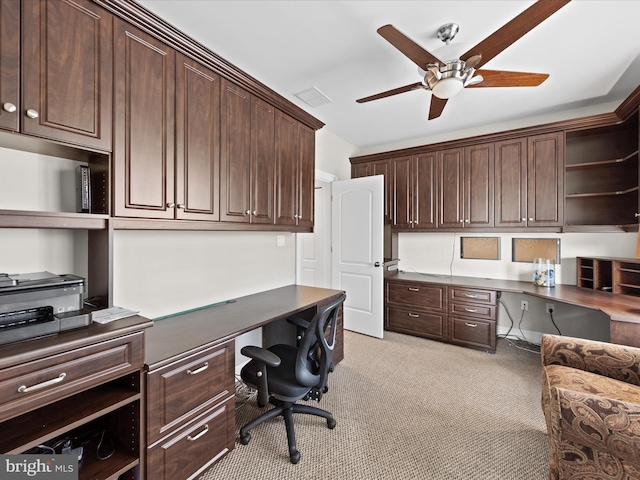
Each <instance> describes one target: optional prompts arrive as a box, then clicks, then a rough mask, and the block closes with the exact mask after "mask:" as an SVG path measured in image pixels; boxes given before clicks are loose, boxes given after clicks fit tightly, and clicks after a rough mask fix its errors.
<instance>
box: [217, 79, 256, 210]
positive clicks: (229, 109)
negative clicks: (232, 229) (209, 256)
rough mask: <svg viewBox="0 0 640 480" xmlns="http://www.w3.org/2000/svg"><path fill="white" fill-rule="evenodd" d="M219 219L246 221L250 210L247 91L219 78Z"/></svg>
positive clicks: (249, 95) (249, 109)
mask: <svg viewBox="0 0 640 480" xmlns="http://www.w3.org/2000/svg"><path fill="white" fill-rule="evenodd" d="M221 103H222V116H221V120H220V122H221V138H220V220H223V221H226V222H249V219H250V216H249V214H250V213H251V211H250V210H249V207H250V205H251V203H250V202H251V197H250V194H251V190H250V182H251V94H250V93H249V92H247V91H245V90H243V89H241V88H240V87H238V86H237V85H234V84H233V83H231V82H229V81H227V80H223V81H222V99H221Z"/></svg>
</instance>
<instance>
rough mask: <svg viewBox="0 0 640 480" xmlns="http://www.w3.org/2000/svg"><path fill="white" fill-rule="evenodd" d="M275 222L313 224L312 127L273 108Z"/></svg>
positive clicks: (313, 143) (301, 224) (313, 132)
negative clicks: (274, 123)
mask: <svg viewBox="0 0 640 480" xmlns="http://www.w3.org/2000/svg"><path fill="white" fill-rule="evenodd" d="M275 134H276V224H277V225H289V226H298V227H307V228H313V208H314V203H313V202H314V194H313V192H314V178H315V161H314V158H315V131H314V130H313V129H311V128H309V127H307V126H305V125H303V124H301V123H300V122H298V121H297V120H295V119H294V118H292V117H290V116H289V115H286V114H285V113H282V112H280V111H276V129H275Z"/></svg>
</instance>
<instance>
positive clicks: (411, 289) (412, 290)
mask: <svg viewBox="0 0 640 480" xmlns="http://www.w3.org/2000/svg"><path fill="white" fill-rule="evenodd" d="M407 290H409V291H410V292H419V291H420V289H419V288H415V287H409V288H407Z"/></svg>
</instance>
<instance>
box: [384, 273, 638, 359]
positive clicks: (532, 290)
mask: <svg viewBox="0 0 640 480" xmlns="http://www.w3.org/2000/svg"><path fill="white" fill-rule="evenodd" d="M385 280H386V281H406V282H421V283H425V284H438V285H444V286H449V287H454V286H457V287H463V288H472V289H473V288H475V289H484V290H489V291H495V292H510V293H520V294H526V295H533V296H536V297H540V298H544V299H548V300H553V301H555V302H562V303H567V304H570V305H578V306H581V307H586V308H591V309H594V310H600V311H602V312H603V313H605V314H606V315H608V316H609V318H610V319H611V320H610V324H609V331H610V335H611V342H613V343H620V344H624V345H631V346H634V347H640V299H639V298H638V297H633V296H629V295H620V294H612V293H610V292H602V291H599V290H590V289H585V288H579V287H576V286H574V285H556V286H555V287H553V288H545V287H536V286H534V285H533V283H531V282H520V281H514V280H499V279H490V278H477V277H462V276H444V275H443V276H440V275H429V274H421V273H408V272H398V273H394V274H392V275H389V276H387V277H386V278H385Z"/></svg>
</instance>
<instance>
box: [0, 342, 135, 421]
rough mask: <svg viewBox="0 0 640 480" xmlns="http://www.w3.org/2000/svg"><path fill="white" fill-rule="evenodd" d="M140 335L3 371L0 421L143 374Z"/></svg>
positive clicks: (0, 388) (0, 391)
mask: <svg viewBox="0 0 640 480" xmlns="http://www.w3.org/2000/svg"><path fill="white" fill-rule="evenodd" d="M143 339H144V333H143V332H137V333H134V334H130V335H125V336H122V337H118V338H114V339H112V340H108V341H105V342H100V343H96V344H93V345H89V346H86V347H82V348H76V349H73V350H69V351H67V352H63V353H60V354H57V355H53V356H49V357H44V358H40V359H38V360H33V361H31V362H27V363H23V364H21V365H17V366H14V367H10V368H5V369H3V370H0V421H2V420H6V419H7V418H10V417H13V416H16V415H19V414H22V413H26V412H29V411H31V410H34V409H36V408H39V407H41V406H43V405H47V404H49V403H52V402H54V401H57V400H60V399H62V398H65V397H68V396H69V395H72V394H75V393H78V392H81V391H84V390H87V389H89V388H91V387H94V386H96V385H99V384H101V383H104V382H107V381H109V380H111V379H114V378H118V377H121V376H122V375H124V374H126V373H129V372H133V371H135V370H139V369H140V368H142V362H143V358H144V341H143Z"/></svg>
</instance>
